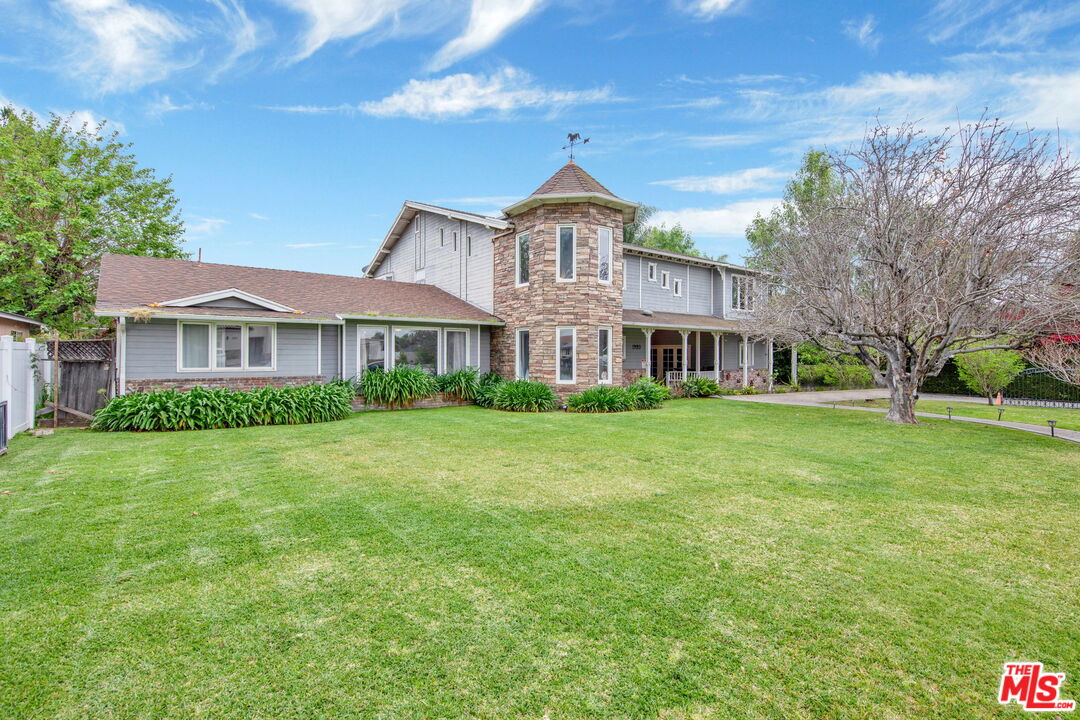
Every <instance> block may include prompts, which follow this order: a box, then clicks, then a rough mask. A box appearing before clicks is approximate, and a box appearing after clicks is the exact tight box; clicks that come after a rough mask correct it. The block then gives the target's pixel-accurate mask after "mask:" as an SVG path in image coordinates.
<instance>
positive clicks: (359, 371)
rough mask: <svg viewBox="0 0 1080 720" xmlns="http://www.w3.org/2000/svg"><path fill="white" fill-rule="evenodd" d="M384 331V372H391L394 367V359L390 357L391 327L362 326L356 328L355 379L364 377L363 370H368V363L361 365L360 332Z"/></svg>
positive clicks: (358, 325)
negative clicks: (363, 330) (364, 330)
mask: <svg viewBox="0 0 1080 720" xmlns="http://www.w3.org/2000/svg"><path fill="white" fill-rule="evenodd" d="M361 329H366V330H382V331H383V370H390V369H391V368H392V367H393V366H394V359H393V358H392V357H391V355H390V326H389V325H360V324H357V326H356V372H355V373H354V374H353V376H354V377H361V376H362V375H363V369H366V366H367V363H363V364H361V362H360V330H361Z"/></svg>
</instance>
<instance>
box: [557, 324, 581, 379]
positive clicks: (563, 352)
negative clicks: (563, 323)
mask: <svg viewBox="0 0 1080 720" xmlns="http://www.w3.org/2000/svg"><path fill="white" fill-rule="evenodd" d="M555 333H556V337H557V338H558V341H557V343H556V348H555V351H556V353H557V356H556V358H555V359H556V361H557V362H558V365H559V374H558V376H557V378H556V382H560V383H572V382H574V379H575V378H576V376H577V357H576V356H577V351H576V350H577V349H576V347H575V346H576V345H577V342H576V341H577V338H576V333H575V331H574V328H572V327H571V328H564V327H561V328H557V329H556V331H555Z"/></svg>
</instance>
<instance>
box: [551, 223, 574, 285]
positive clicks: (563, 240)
mask: <svg viewBox="0 0 1080 720" xmlns="http://www.w3.org/2000/svg"><path fill="white" fill-rule="evenodd" d="M556 232H557V233H558V237H557V241H558V257H557V259H556V263H557V268H556V274H555V279H556V280H574V279H575V278H576V277H577V269H576V268H575V267H574V256H575V255H576V254H577V253H576V250H577V234H576V232H575V231H574V226H573V225H559V226H558V228H556Z"/></svg>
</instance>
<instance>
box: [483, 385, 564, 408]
mask: <svg viewBox="0 0 1080 720" xmlns="http://www.w3.org/2000/svg"><path fill="white" fill-rule="evenodd" d="M493 387H494V388H495V389H494V391H493V396H492V402H491V407H493V408H495V409H496V410H507V411H509V412H545V411H547V410H554V409H555V404H556V403H557V402H558V400H559V399H558V398H557V397H556V396H555V392H554V391H553V390H552V389H551V388H549V387H548V386H547V385H545V384H544V383H542V382H537V381H535V380H512V381H510V382H504V383H500V384H498V385H495V386H493Z"/></svg>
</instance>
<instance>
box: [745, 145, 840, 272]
mask: <svg viewBox="0 0 1080 720" xmlns="http://www.w3.org/2000/svg"><path fill="white" fill-rule="evenodd" d="M840 189H841V183H840V181H839V179H838V178H837V176H836V173H835V171H834V170H833V168H832V165H831V164H830V162H829V156H828V154H826V153H825V152H823V151H821V150H811V151H809V152H807V153H806V155H804V156H803V163H802V166H801V167H800V168H799V170H798V171H797V172H796V173H795V177H794V178H792V179H791V180H790V181H789V182H788V184H787V187H786V188H785V190H784V199H783V201H782V202H781V203H780V205H779V207H776V208H773V211H772V212H771V213H770V214H769V216H768V217H762V216H761V214H760V213H758V214H757V215H756V216H755V217H754V219H753V220H751V221H750V225H748V226H747V228H746V239H747V240H748V241H749V242H750V256H749V257H748V258H747V262H748V264H749V265H750V266H751V267H758V268H764V269H768V268H769V267H770V258H769V255H770V252H771V251H772V249H773V247H774V245H775V243H776V238H777V237H778V236H779V234H780V233H781V232H782V231H784V230H785V229H787V228H790V227H793V226H794V225H795V224H796V222H797V221H798V219H799V217H800V216H801V215H803V214H804V213H806V212H807V211H808V210H810V209H811V208H813V207H818V206H820V205H821V204H822V203H824V202H827V201H828V199H829V198H831V197H834V196H835V195H836V194H837V192H838V191H839V190H840Z"/></svg>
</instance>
